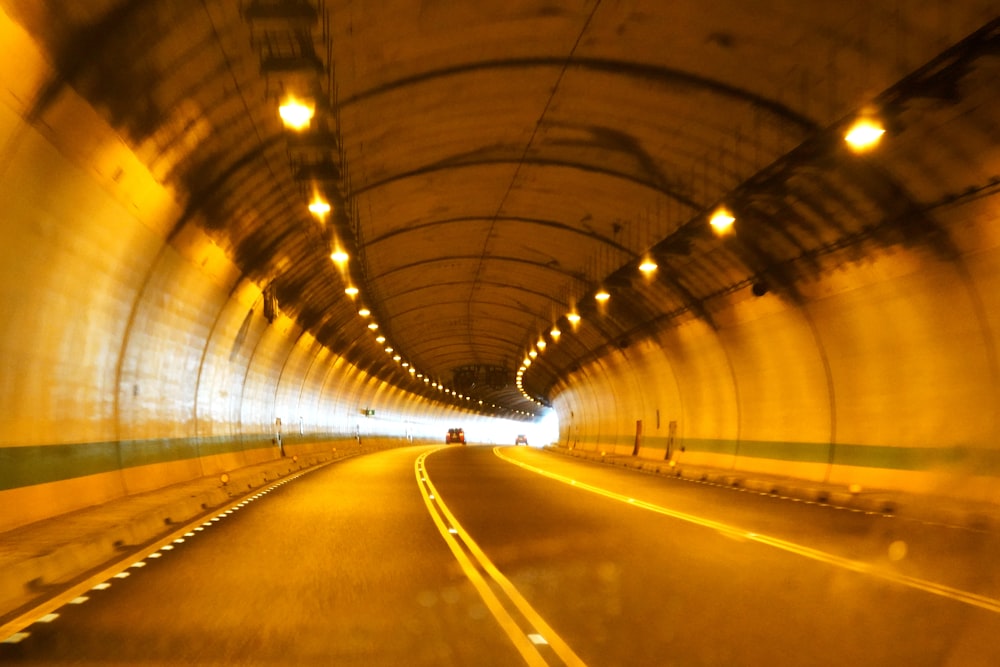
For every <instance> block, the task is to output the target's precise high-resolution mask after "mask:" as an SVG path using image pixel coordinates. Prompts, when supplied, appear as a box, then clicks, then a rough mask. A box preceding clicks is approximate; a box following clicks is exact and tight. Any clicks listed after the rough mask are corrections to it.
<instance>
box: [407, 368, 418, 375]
mask: <svg viewBox="0 0 1000 667" xmlns="http://www.w3.org/2000/svg"><path fill="white" fill-rule="evenodd" d="M408 372H409V374H410V375H413V374H415V373H416V372H417V369H416V368H411V369H410V370H409V371H408Z"/></svg>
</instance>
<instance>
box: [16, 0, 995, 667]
mask: <svg viewBox="0 0 1000 667" xmlns="http://www.w3.org/2000/svg"><path fill="white" fill-rule="evenodd" d="M0 48H2V49H3V53H2V57H0V81H2V83H3V85H2V87H0V100H2V103H0V146H2V149H0V214H2V222H0V277H2V282H0V303H2V305H3V314H4V318H3V323H2V324H0V358H2V360H3V362H2V363H3V369H2V374H0V377H2V387H0V406H2V408H3V409H2V416H0V424H2V436H0V536H3V535H6V536H7V537H6V541H7V544H8V545H16V544H17V543H18V542H19V540H22V539H23V538H22V536H23V535H27V534H28V533H26V532H25V531H30V530H34V529H37V528H39V527H41V526H45V525H56V524H54V523H52V522H60V521H61V522H63V523H61V524H58V525H63V526H65V525H69V526H74V525H80V524H78V523H77V524H74V519H73V517H75V516H78V515H79V513H81V512H86V511H88V510H90V509H92V508H96V507H102V506H107V505H108V504H109V503H123V502H126V501H129V500H130V499H132V500H134V499H138V498H144V497H150V498H160V497H165V496H164V495H163V494H164V493H165V492H166V491H168V490H170V489H179V488H189V487H190V485H193V484H199V483H200V484H204V483H206V480H208V481H211V483H212V484H213V485H215V486H219V485H220V484H222V485H229V487H230V488H232V486H233V482H232V481H231V480H240V482H241V483H242V482H243V481H245V480H247V479H251V477H252V478H253V479H255V480H257V481H251V482H249V483H248V485H247V489H248V490H249V489H253V488H257V487H258V486H260V485H264V484H270V483H272V482H274V480H275V479H276V478H275V477H274V476H273V475H271V476H270V477H269V476H268V475H269V474H271V473H269V472H267V471H272V472H273V471H274V470H278V469H279V468H280V469H281V473H280V474H281V475H298V474H301V473H305V472H307V471H309V470H311V469H312V468H313V467H324V466H326V467H329V468H330V469H333V468H334V467H336V466H337V465H346V464H342V463H337V462H339V461H345V460H347V458H348V457H349V458H350V460H351V461H354V463H352V464H351V465H357V466H361V465H362V461H363V460H365V459H367V460H369V461H375V460H379V457H385V458H386V460H389V459H390V458H391V457H401V456H404V455H406V453H407V452H412V451H416V450H414V449H413V448H416V447H430V446H439V445H444V444H445V439H446V435H447V434H448V431H449V429H455V428H462V429H463V430H464V432H465V435H466V437H467V439H468V445H469V446H468V447H466V448H465V449H464V450H461V451H463V452H468V453H469V455H470V456H479V455H480V453H481V452H485V451H486V450H485V449H480V448H479V447H475V446H473V445H489V446H491V447H492V446H494V445H496V446H506V445H515V438H518V440H520V439H521V438H522V437H525V436H524V434H528V435H527V436H526V439H527V440H528V441H529V443H528V444H529V445H531V448H530V450H529V448H525V449H524V450H523V451H524V452H525V453H524V454H523V455H524V456H528V454H531V455H533V456H541V455H543V454H544V455H547V456H551V457H554V459H553V460H558V461H561V462H563V464H568V463H567V462H576V463H577V464H582V462H583V461H587V462H588V464H589V462H603V463H604V464H605V465H606V466H607V465H608V464H611V463H614V464H617V465H618V467H619V468H622V469H624V468H629V469H631V470H635V469H640V470H642V471H644V472H646V473H649V472H652V473H654V475H653V477H657V478H675V479H679V478H685V477H686V478H688V479H689V480H690V479H692V478H693V481H696V482H699V483H703V484H713V483H717V484H718V485H719V486H729V487H742V489H741V490H742V491H746V489H747V487H748V486H753V484H755V483H756V484H758V485H760V489H761V490H762V491H763V492H764V493H765V494H767V495H768V496H774V495H778V494H779V493H780V494H784V495H789V496H791V495H795V494H794V492H793V491H789V492H787V493H785V492H784V491H781V489H793V490H794V489H805V488H809V489H813V490H814V491H812V492H811V493H813V496H812V498H813V500H817V499H818V501H819V502H820V503H822V504H827V502H828V501H831V499H832V498H835V497H842V498H845V499H846V500H845V503H847V504H850V503H851V502H859V501H857V499H858V498H862V497H868V498H876V500H871V501H870V502H871V503H874V504H873V505H871V506H865V507H864V508H863V509H865V510H866V511H868V512H869V513H873V514H878V515H880V516H881V515H889V514H892V513H893V512H894V510H895V509H897V505H898V504H900V503H902V502H903V501H900V500H898V499H899V498H906V499H909V502H911V503H912V504H915V505H919V506H920V507H924V508H929V509H928V510H927V511H929V512H932V511H933V510H934V508H938V509H940V508H945V507H947V508H952V507H959V508H963V509H962V510H961V511H963V512H966V514H965V515H968V513H969V512H971V511H972V510H967V508H974V510H975V512H974V514H975V516H976V517H977V521H978V523H976V522H972V523H974V524H975V525H973V526H972V528H973V529H974V530H977V531H985V533H979V534H986V535H993V534H995V532H996V530H997V529H996V526H997V525H1000V522H993V523H991V521H992V519H988V518H989V517H994V516H996V515H997V506H998V505H1000V490H998V489H1000V358H998V357H1000V333H998V332H1000V232H998V231H997V230H998V229H1000V203H998V202H1000V200H998V199H997V195H998V193H1000V114H998V113H997V107H996V106H995V105H996V104H997V103H998V102H1000V85H998V82H1000V15H998V13H997V7H996V5H995V3H993V2H990V1H987V0H957V1H951V2H946V1H944V0H931V1H927V2H883V1H877V2H860V1H856V0H849V1H845V2H838V3H809V2H803V3H788V2H781V1H779V0H762V1H759V2H752V3H739V2H732V1H731V0H712V1H710V2H705V1H702V2H692V1H688V0H681V1H679V2H670V3H665V2H655V1H649V0H620V1H612V0H583V1H577V0H544V1H535V0H512V1H503V2H500V1H494V0H481V1H479V2H474V3H461V2H442V1H438V0H423V1H417V0H385V1H383V2H368V1H365V2H360V1H357V0H353V1H352V0H240V1H237V0H171V1H166V0H162V1H160V0H157V1H148V0H147V1H143V0H77V1H75V2H72V3H58V2H53V1H51V0H41V1H38V2H24V1H19V0H0ZM543 423H544V424H555V423H557V424H558V427H557V428H556V427H552V430H548V429H545V428H542V427H541V425H542V424H543ZM536 450H537V451H536ZM420 451H424V450H420ZM515 451H517V452H521V451H522V450H520V449H518V450H515ZM455 452H457V450H455V449H454V448H451V449H449V450H448V453H447V454H445V453H442V454H440V455H436V456H440V457H442V460H444V457H445V456H449V457H455V456H459V454H457V453H455ZM356 455H357V456H356ZM362 455H363V456H362ZM557 455H561V456H557ZM496 456H497V457H501V458H502V457H503V456H504V455H503V454H502V449H501V450H498V453H497V455H496ZM414 457H415V455H414V456H411V459H412V458H414ZM495 459H496V457H493V458H490V459H489V460H490V461H494V460H495ZM392 460H396V459H392ZM483 460H484V461H485V460H486V458H485V457H483ZM497 460H498V459H497ZM434 461H435V458H434V457H430V458H429V459H428V460H427V461H426V462H424V463H421V464H420V465H423V466H425V467H423V468H420V467H418V483H422V484H427V482H426V480H423V482H420V475H421V474H422V473H421V472H420V471H426V470H429V469H430V466H431V465H433V462H434ZM532 461H534V459H531V460H529V459H524V460H523V461H521V462H520V463H521V464H522V465H523V466H528V467H531V466H534V465H536V464H535V463H533V462H532ZM331 462H332V463H331ZM440 465H442V466H443V464H440ZM470 465H471V464H470ZM477 465H485V464H477ZM477 469H478V468H475V466H473V467H471V468H470V470H477ZM248 471H255V472H253V473H252V474H251V473H250V472H248ZM260 471H265V472H260ZM615 471H616V472H617V471H618V469H617V468H616V469H615ZM622 472H623V471H622ZM275 474H276V473H275ZM318 474H320V473H318V472H317V473H312V472H310V473H309V475H308V476H305V477H303V479H310V478H311V477H312V476H314V475H318ZM470 474H471V473H470ZM253 475H257V476H258V477H253ZM373 475H374V473H373ZM439 475H444V473H443V472H442V473H439ZM411 476H412V475H411ZM649 477H650V476H649V475H643V476H642V479H647V478H649ZM372 479H373V480H374V481H372V482H371V487H370V488H372V489H376V488H378V484H379V482H378V481H377V480H378V479H379V477H378V476H377V475H376V476H374V477H373V478H372ZM218 480H223V481H222V482H219V481H218ZM761 480H764V481H761ZM410 481H412V480H410ZM303 483H305V482H303ZM454 483H455V484H458V482H454ZM595 484H596V482H595ZM184 485H189V487H185V486H184ZM293 486H294V485H293ZM192 488H193V487H192ZM366 488H369V487H359V491H358V493H359V494H362V496H363V495H364V494H365V493H367V491H366V490H365V489H366ZM421 488H423V487H421ZM484 488H485V486H484ZM816 489H818V491H816ZM213 492H214V491H213ZM282 492H283V493H284V492H285V491H282ZM372 493H373V494H374V493H376V492H375V491H372ZM428 493H430V494H431V495H433V493H432V492H431V491H428ZM470 493H472V491H470ZM483 493H485V492H483ZM609 493H610V492H609ZM623 493H625V495H626V496H627V495H628V493H627V492H624V491H623ZM872 493H875V495H874V496H872V495H871V494H872ZM866 494H868V495H867V496H866ZM189 495H190V494H189ZM476 497H477V498H478V497H480V496H476ZM213 498H214V496H213ZM199 502H200V506H198V505H199ZM199 502H195V503H194V505H193V507H194V510H191V511H190V512H188V514H186V515H185V516H186V517H188V518H190V517H194V516H195V515H196V514H197V512H200V511H202V510H206V509H207V508H208V506H210V505H212V503H213V502H214V501H204V502H201V501H199ZM482 502H483V503H487V502H488V501H486V500H485V499H484V500H483V501H482ZM650 502H652V501H650ZM859 506H860V505H859ZM657 507H659V505H657ZM623 511H625V510H623ZM671 511H673V510H671ZM685 516H687V515H685ZM983 517H987V519H984V518H983ZM185 520H187V519H185ZM706 521H707V520H706ZM805 521H806V522H808V519H806V520H805ZM984 522H985V523H984ZM157 523H158V524H159V525H158V528H159V529H160V530H161V531H162V530H163V529H164V525H163V524H164V523H165V524H166V525H167V527H169V526H171V525H173V526H176V525H179V523H178V520H177V519H176V517H175V518H174V519H173V520H171V519H169V518H168V519H165V520H162V521H160V520H157ZM695 523H697V522H695ZM702 524H704V521H703V522H702ZM702 524H698V525H702ZM692 525H694V524H692ZM720 530H721V532H722V533H725V532H726V531H725V529H720ZM734 534H735V533H734ZM149 538H150V539H152V534H150V535H149ZM3 539H4V538H2V537H0V544H3ZM581 539H582V537H581ZM741 539H742V538H741ZM752 539H753V538H751V541H752ZM129 541H130V540H129V539H124V542H126V543H127V542H129ZM140 541H141V540H140ZM584 541H586V540H584ZM899 543H901V542H900V540H893V541H892V544H896V545H898V544H899ZM910 543H911V544H912V542H910ZM991 544H992V542H991ZM122 546H123V544H122V540H118V541H117V542H114V544H113V545H112V546H111V547H110V548H111V549H112V551H115V550H117V551H116V553H118V552H120V551H121V549H122ZM994 546H995V545H994ZM901 548H902V547H898V546H897V547H896V549H897V552H898V551H899V549H901ZM991 548H992V547H991ZM469 550H470V552H474V551H475V549H472V548H471V547H470V548H469ZM990 553H993V552H990ZM105 555H107V554H105ZM102 558H103V556H102ZM893 560H895V559H893ZM96 562H97V561H80V563H82V564H81V565H80V567H79V568H78V569H80V570H81V571H82V570H84V569H87V568H89V567H92V566H94V565H95V564H96ZM7 569H8V572H13V571H14V570H13V568H12V567H11V568H7ZM602 571H603V570H602ZM615 571H616V572H617V570H615ZM39 576H40V575H37V574H36V575H32V576H31V577H27V576H24V577H22V579H27V580H29V581H28V583H27V584H25V583H24V581H22V580H20V579H19V580H17V581H15V582H14V583H12V584H10V587H8V588H5V586H6V584H5V585H0V603H2V605H0V620H3V619H4V618H7V617H4V616H3V614H4V613H8V617H9V616H10V613H13V612H14V611H18V610H19V609H21V606H22V605H23V604H24V600H25V598H24V590H25V589H23V588H22V585H25V586H28V589H29V590H34V591H35V593H37V592H38V590H37V589H38V588H39V586H41V587H42V588H44V587H45V586H44V585H42V584H45V582H43V581H42V579H44V577H42V579H40V578H39ZM60 576H63V577H64V578H65V577H69V574H66V573H63V574H62V575H60ZM74 576H76V575H74ZM609 576H610V575H609ZM914 576H917V575H914ZM32 582H33V583H32ZM45 585H47V584H45ZM498 585H499V584H498ZM32 586H34V589H32ZM956 587H958V585H957V584H956ZM984 595H985V594H984ZM512 604H513V603H512ZM991 613H993V612H991ZM991 619H992V620H990V621H987V622H984V623H983V626H982V627H991V624H992V623H995V622H996V620H995V619H994V618H993V617H991ZM706 623H708V621H706ZM4 627H7V626H4ZM965 627H969V626H965ZM975 627H977V628H978V627H980V626H979V625H976V626H975ZM969 632H970V633H972V632H973V631H972V630H969ZM984 632H985V631H984ZM542 634H544V633H542ZM591 635H592V636H593V633H591ZM532 636H533V635H532ZM977 636H978V635H977ZM0 639H2V637H0ZM976 641H978V640H969V642H970V643H969V644H967V645H966V644H963V645H962V646H966V647H968V646H976V645H977V644H976ZM556 648H558V646H557V647H556ZM556 648H553V649H552V650H556ZM442 650H443V649H442ZM524 650H525V651H527V650H528V649H524ZM546 650H549V649H548V648H547V649H546ZM524 655H525V653H524V652H522V653H521V656H522V657H524ZM699 655H700V657H699V658H698V660H694V659H692V660H690V661H688V662H685V661H684V660H681V661H680V662H678V663H676V664H738V661H737V662H732V660H734V659H735V658H733V656H732V655H729V657H728V658H727V657H725V655H724V654H722V653H719V654H699ZM933 655H935V656H937V657H936V658H935V660H936V659H939V658H940V656H941V655H942V654H940V653H935V654H933ZM956 655H959V656H960V657H958V658H955V661H954V662H951V663H948V664H978V663H974V662H965V661H964V660H965V659H966V658H967V657H968V656H967V655H966V654H964V653H961V652H959V654H956ZM713 656H714V657H713ZM963 656H964V657H963ZM773 657H774V656H771V658H773ZM560 658H561V659H562V660H563V662H564V663H565V664H583V662H582V661H581V662H579V663H574V662H573V659H576V656H573V655H571V654H570V657H569V658H567V657H566V656H565V655H563V654H560ZM771 658H769V660H770V659H771ZM525 659H526V660H527V661H528V662H529V664H531V660H528V659H527V658H525ZM633 659H634V661H632V662H622V663H611V662H609V663H607V664H675V663H673V662H670V663H667V662H657V661H653V660H652V659H650V660H649V661H648V662H646V661H645V659H641V658H635V657H634V656H633ZM886 659H887V660H888V658H886ZM941 659H942V660H943V658H941ZM456 660H459V659H456ZM623 660H625V659H624V658H623ZM756 660H757V658H751V659H748V660H747V662H746V663H745V664H757V662H756ZM762 660H763V659H762ZM727 661H729V662H727ZM445 662H447V661H445ZM445 662H442V663H437V664H445ZM461 662H462V661H461V660H459V661H458V662H456V663H454V664H461ZM779 662H780V661H779ZM862 662H863V661H862ZM95 664H96V663H95ZM344 664H348V663H347V662H345V663H344ZM351 664H353V663H351ZM387 664H388V663H387ZM399 664H402V663H399ZM484 664H485V663H484ZM536 664H537V663H536ZM542 664H554V663H542ZM590 664H600V663H599V661H594V660H593V658H592V659H591V661H590ZM772 664H773V663H772ZM786 664H807V663H806V662H801V663H799V662H797V661H796V660H790V661H788V662H787V663H786ZM809 664H818V663H812V662H810V663H809ZM856 664H861V663H856ZM883 664H889V663H883ZM911 664H914V663H911ZM928 664H931V663H928ZM934 664H944V662H940V663H934ZM982 664H987V663H982ZM989 664H993V663H989Z"/></svg>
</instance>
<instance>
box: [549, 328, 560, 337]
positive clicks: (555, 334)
mask: <svg viewBox="0 0 1000 667" xmlns="http://www.w3.org/2000/svg"><path fill="white" fill-rule="evenodd" d="M549 335H550V336H552V340H559V336H562V331H559V327H552V331H550V332H549Z"/></svg>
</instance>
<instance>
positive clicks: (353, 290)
mask: <svg viewBox="0 0 1000 667" xmlns="http://www.w3.org/2000/svg"><path fill="white" fill-rule="evenodd" d="M360 291H361V290H359V289H358V288H357V287H355V286H353V285H351V286H350V287H348V288H347V289H345V290H344V294H346V295H347V296H357V295H358V293H359V292H360Z"/></svg>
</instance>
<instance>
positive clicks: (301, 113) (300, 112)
mask: <svg viewBox="0 0 1000 667" xmlns="http://www.w3.org/2000/svg"><path fill="white" fill-rule="evenodd" d="M315 113H316V107H315V105H313V104H312V103H310V102H306V101H304V100H297V99H295V98H294V97H289V98H288V99H287V100H285V102H284V103H283V104H281V106H279V107H278V115H279V116H280V117H281V122H282V123H284V124H285V127H287V128H288V129H290V130H304V129H306V128H307V127H309V123H310V122H312V118H313V116H314V115H315Z"/></svg>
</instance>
